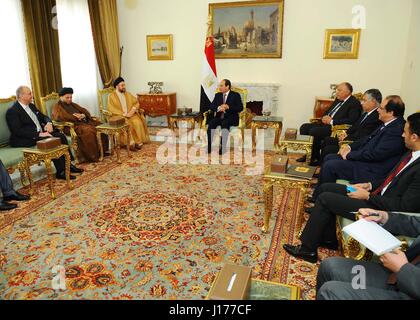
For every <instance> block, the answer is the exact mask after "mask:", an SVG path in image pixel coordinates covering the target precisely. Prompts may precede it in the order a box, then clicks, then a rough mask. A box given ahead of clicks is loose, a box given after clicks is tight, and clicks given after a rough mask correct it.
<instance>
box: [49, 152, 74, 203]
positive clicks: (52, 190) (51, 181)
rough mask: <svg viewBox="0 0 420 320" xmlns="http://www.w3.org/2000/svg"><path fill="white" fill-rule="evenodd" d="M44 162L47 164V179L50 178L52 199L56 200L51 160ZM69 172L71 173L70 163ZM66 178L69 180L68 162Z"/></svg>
mask: <svg viewBox="0 0 420 320" xmlns="http://www.w3.org/2000/svg"><path fill="white" fill-rule="evenodd" d="M44 162H45V168H46V169H47V178H48V185H49V187H50V192H51V197H52V198H53V199H55V193H54V185H53V177H52V168H51V159H45V160H44ZM69 171H70V163H69ZM66 178H67V162H66Z"/></svg>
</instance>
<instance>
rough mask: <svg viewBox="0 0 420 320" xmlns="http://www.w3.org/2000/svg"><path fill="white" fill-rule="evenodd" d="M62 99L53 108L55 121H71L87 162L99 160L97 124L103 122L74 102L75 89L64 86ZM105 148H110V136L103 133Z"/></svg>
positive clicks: (81, 153)
mask: <svg viewBox="0 0 420 320" xmlns="http://www.w3.org/2000/svg"><path fill="white" fill-rule="evenodd" d="M59 96H60V101H59V102H58V103H57V104H56V105H55V106H54V107H53V109H52V118H53V120H55V121H60V122H71V123H73V124H74V131H75V132H76V134H77V137H78V145H79V152H80V155H81V156H82V157H83V158H84V159H85V160H86V161H87V162H97V161H98V160H99V156H100V150H99V144H98V140H97V137H96V126H98V125H100V124H101V122H100V121H98V120H96V119H94V118H92V116H91V115H90V113H89V111H87V110H86V109H85V108H82V107H81V106H79V105H78V104H76V103H73V89H72V88H63V89H61V90H60V92H59ZM102 145H103V147H104V150H105V151H107V150H108V137H107V136H106V135H104V134H103V135H102Z"/></svg>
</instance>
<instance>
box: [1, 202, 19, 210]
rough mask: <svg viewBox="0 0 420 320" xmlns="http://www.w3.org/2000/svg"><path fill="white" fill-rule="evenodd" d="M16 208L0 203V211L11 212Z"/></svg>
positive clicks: (15, 206) (14, 205) (15, 205)
mask: <svg viewBox="0 0 420 320" xmlns="http://www.w3.org/2000/svg"><path fill="white" fill-rule="evenodd" d="M16 208H17V204H14V203H7V202H3V201H0V211H7V210H13V209H16Z"/></svg>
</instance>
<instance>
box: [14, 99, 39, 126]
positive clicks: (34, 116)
mask: <svg viewBox="0 0 420 320" xmlns="http://www.w3.org/2000/svg"><path fill="white" fill-rule="evenodd" d="M19 104H20V105H21V107H22V108H23V110H25V112H26V113H27V114H28V116H29V117H30V118H31V119H32V121H33V122H34V123H35V125H36V130H37V131H38V132H42V127H41V124H40V123H39V120H38V117H37V116H36V114H35V113H34V112H33V111H32V110H31V108H29V106H28V105H24V104H23V103H22V102H20V101H19Z"/></svg>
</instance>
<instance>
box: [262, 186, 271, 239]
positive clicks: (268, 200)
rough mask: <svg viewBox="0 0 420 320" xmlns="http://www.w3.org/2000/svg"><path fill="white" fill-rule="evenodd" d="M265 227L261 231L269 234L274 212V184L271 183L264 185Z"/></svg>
mask: <svg viewBox="0 0 420 320" xmlns="http://www.w3.org/2000/svg"><path fill="white" fill-rule="evenodd" d="M264 203H265V208H264V226H263V227H262V228H261V231H262V232H264V233H268V229H269V226H270V218H271V212H272V210H273V184H271V183H270V182H265V183H264Z"/></svg>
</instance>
